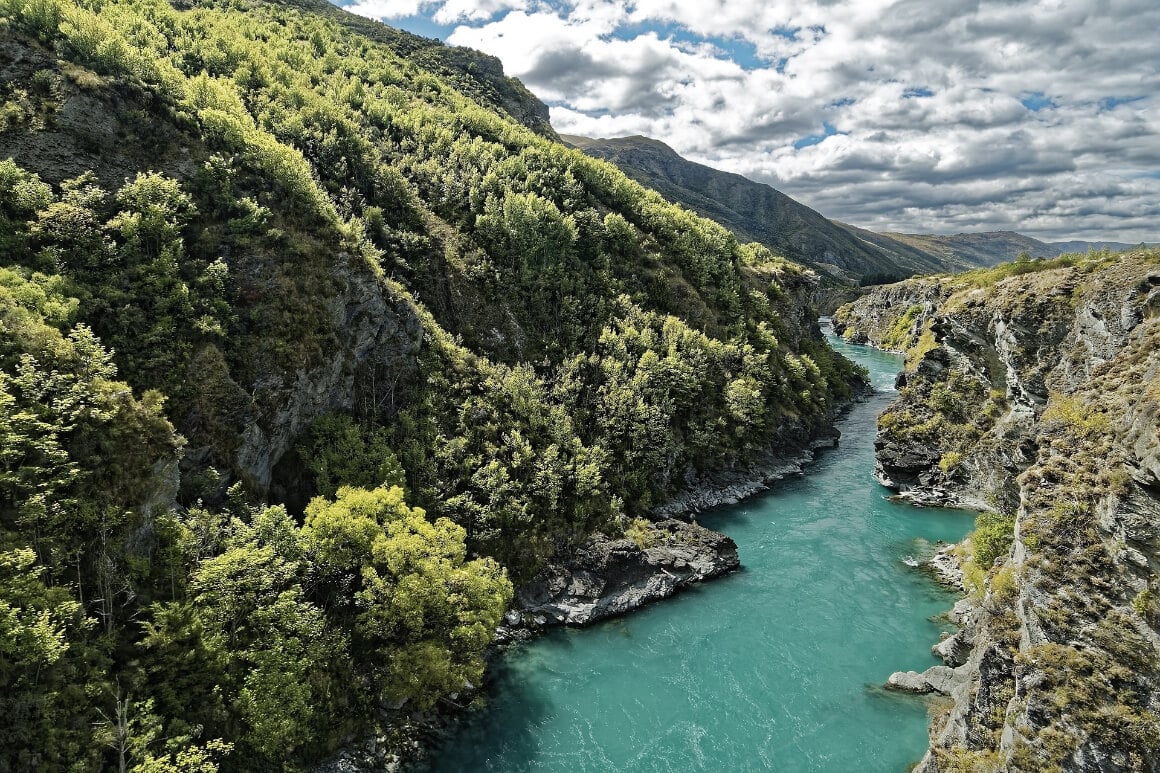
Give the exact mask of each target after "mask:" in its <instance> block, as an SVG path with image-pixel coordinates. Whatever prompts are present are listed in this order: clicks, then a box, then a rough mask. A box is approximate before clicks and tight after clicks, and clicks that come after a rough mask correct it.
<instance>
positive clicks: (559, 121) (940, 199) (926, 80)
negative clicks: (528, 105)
mask: <svg viewBox="0 0 1160 773" xmlns="http://www.w3.org/2000/svg"><path fill="white" fill-rule="evenodd" d="M420 6H421V7H420ZM357 9H358V12H360V13H366V14H367V15H372V16H387V17H389V16H390V14H394V15H395V17H396V18H397V17H398V16H401V15H406V12H408V10H409V9H416V10H410V13H415V12H422V13H429V14H431V15H432V16H433V17H434V18H435V19H436V20H437V21H440V22H441V23H452V22H456V23H460V26H458V27H457V28H456V29H455V31H454V33H453V34H452V35H451V36H450V38H449V42H451V43H454V44H457V45H468V46H471V47H473V48H478V49H481V50H483V51H486V52H488V53H491V54H494V55H496V56H498V57H500V58H501V59H502V60H503V62H504V65H505V68H506V69H507V71H508V72H509V73H510V74H513V75H515V76H517V77H519V78H521V79H522V80H524V81H525V82H526V83H527V84H528V86H529V87H530V88H531V89H532V90H533V91H534V92H535V93H536V94H538V95H539V96H540V97H541V98H544V99H545V100H546V101H548V102H549V103H550V104H551V105H552V120H553V124H554V125H555V126H556V128H557V129H559V130H560V131H563V132H569V133H576V134H588V135H594V136H620V135H625V134H644V135H647V136H652V137H655V138H657V139H660V140H663V141H665V142H667V143H669V144H670V145H672V146H673V147H674V148H675V149H676V150H677V151H678V152H680V153H682V154H683V155H686V156H688V157H690V158H693V159H694V160H697V161H701V162H703V163H707V164H709V165H712V166H716V167H718V168H722V169H727V170H729V171H734V172H739V173H741V174H745V175H747V176H750V177H753V178H755V179H759V180H763V181H766V182H770V183H771V184H774V185H776V186H777V187H779V188H780V189H781V190H783V191H785V192H786V193H788V194H789V195H791V196H794V197H796V198H799V199H801V200H803V201H804V202H806V203H808V204H810V205H811V206H815V207H816V208H818V209H819V210H820V211H822V212H823V213H825V214H826V215H829V216H831V217H835V218H839V219H843V220H847V221H850V222H853V223H856V224H859V225H865V226H868V227H872V228H878V229H891V230H906V231H934V232H953V231H961V230H988V229H992V228H1016V229H1018V230H1022V231H1026V232H1028V233H1033V234H1035V235H1039V236H1042V237H1048V238H1052V237H1059V238H1064V237H1070V236H1080V237H1089V238H1090V237H1101V238H1117V237H1118V238H1122V239H1123V240H1125V241H1135V240H1139V239H1145V238H1146V239H1149V240H1155V239H1160V179H1158V178H1160V131H1158V129H1157V127H1158V126H1160V95H1158V92H1160V68H1157V66H1156V62H1158V61H1160V37H1157V36H1156V35H1155V30H1156V29H1158V28H1160V4H1157V3H1155V2H1154V0H1067V1H1066V2H1064V1H1063V0H1038V1H1037V0H974V1H973V2H969V3H963V2H961V1H960V0H873V1H871V0H767V1H762V0H705V1H704V2H698V3H690V2H682V1H681V0H636V2H634V3H627V4H626V3H622V2H613V1H612V0H554V3H553V4H549V3H548V2H546V0H528V1H527V2H524V1H523V0H483V2H474V3H473V2H468V0H436V1H435V2H422V3H420V2H419V0H363V2H362V3H361V4H360V5H359V6H357ZM388 12H389V13H388ZM1029 98H1034V99H1037V100H1039V101H1040V102H1042V103H1044V104H1047V103H1048V102H1049V103H1050V105H1049V106H1047V107H1045V108H1044V109H1041V110H1039V111H1038V112H1036V111H1034V110H1032V109H1029V108H1028V107H1026V106H1025V105H1024V103H1023V100H1025V99H1029ZM1108 100H1112V101H1110V102H1109V101H1108ZM1119 100H1133V101H1126V102H1118V103H1117V101H1119ZM1029 104H1032V105H1033V106H1034V105H1035V104H1036V103H1035V102H1031V103H1029ZM823 125H827V126H828V127H830V129H832V131H833V132H836V134H834V135H833V136H829V137H826V138H825V139H823V140H822V141H821V142H818V143H816V144H812V145H805V146H802V147H797V148H795V142H798V141H800V140H802V139H803V138H806V137H811V136H820V135H822V134H824V133H827V131H826V130H823Z"/></svg>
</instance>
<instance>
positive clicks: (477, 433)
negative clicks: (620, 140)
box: [0, 0, 860, 771]
mask: <svg viewBox="0 0 1160 773" xmlns="http://www.w3.org/2000/svg"><path fill="white" fill-rule="evenodd" d="M335 13H338V12H337V11H334V12H333V13H332V12H329V11H328V12H327V13H317V14H315V13H307V12H304V11H302V10H299V9H295V8H293V7H289V6H287V5H279V4H263V3H251V2H221V3H216V2H206V3H199V4H196V5H194V6H193V7H190V8H188V9H187V10H176V9H175V8H173V7H171V6H170V5H169V4H167V3H165V2H161V0H113V1H109V0H106V1H104V2H95V1H89V0H80V1H79V2H73V1H72V0H0V38H2V40H3V43H4V45H6V46H12V47H18V48H19V50H20V52H21V56H20V57H19V59H18V61H15V62H14V63H13V65H12V67H11V68H10V69H6V71H5V73H6V74H5V76H4V77H5V78H10V79H9V80H5V81H4V82H3V83H0V104H2V107H0V152H2V151H5V150H6V149H7V148H18V149H20V148H27V147H39V146H38V145H37V143H42V142H45V141H51V142H52V143H54V151H53V152H52V153H38V152H37V153H33V152H28V153H24V152H20V153H17V154H16V155H15V156H14V158H12V159H8V160H2V158H0V256H2V258H0V321H2V323H3V324H2V325H0V652H2V653H3V658H0V701H3V707H2V708H3V710H2V711H0V736H3V737H4V739H5V742H4V744H3V745H2V748H0V770H3V769H13V770H24V769H36V770H45V771H48V770H64V769H93V768H98V769H99V768H101V767H112V766H116V767H118V768H119V769H135V770H142V771H175V770H181V771H187V770H196V771H209V770H213V769H215V768H221V769H225V770H262V769H275V768H277V769H298V768H302V767H304V766H307V765H309V764H310V763H312V762H314V761H316V760H317V759H318V758H319V757H321V756H322V755H324V754H326V753H328V752H329V751H330V750H333V749H334V748H335V747H336V746H337V745H338V744H339V743H340V742H341V741H342V739H343V738H345V737H347V736H348V735H350V734H354V733H359V732H366V731H367V730H368V727H367V725H369V724H370V723H373V722H374V721H376V719H377V717H378V716H379V710H380V708H381V707H383V706H386V705H402V706H404V708H407V709H409V708H411V707H426V706H430V705H432V704H433V703H434V702H436V701H437V700H438V699H439V698H440V697H442V696H444V695H447V694H449V693H452V692H457V691H460V690H462V689H463V688H464V686H465V685H466V684H467V683H471V684H479V681H480V676H481V670H482V667H483V659H482V655H483V651H484V649H485V647H486V646H487V645H488V644H489V642H490V640H491V636H492V632H493V630H494V628H495V625H496V624H497V622H498V621H499V619H500V616H501V615H502V613H503V611H504V610H505V608H506V606H507V604H508V603H509V602H510V600H511V596H512V583H511V580H516V581H520V580H524V579H526V578H528V577H530V576H531V575H533V574H534V573H535V572H536V571H537V569H538V568H539V567H540V566H542V564H543V563H544V561H546V560H547V559H548V558H549V557H550V556H551V555H552V554H553V553H554V552H555V551H557V550H559V549H561V548H564V547H567V546H568V545H569V544H570V543H572V542H574V541H576V540H578V539H581V538H583V537H585V536H586V535H588V534H589V533H591V532H592V531H593V530H595V529H599V528H603V529H611V530H613V531H615V532H617V533H622V532H626V531H627V533H628V534H629V535H630V536H631V535H633V534H638V533H640V531H641V530H640V528H639V524H637V527H636V528H635V530H634V527H633V519H636V518H642V517H644V516H646V515H647V514H648V512H649V511H650V509H651V508H652V507H653V506H655V505H657V504H658V503H660V502H663V501H664V500H665V499H666V498H667V497H669V496H671V495H672V494H673V493H674V492H675V491H676V490H677V489H679V488H680V486H681V485H682V484H683V481H684V480H685V479H686V474H687V473H688V472H689V471H690V469H713V468H719V467H723V466H731V465H743V464H745V463H746V462H748V461H750V460H752V459H753V458H755V456H756V455H757V454H759V453H760V452H762V451H764V450H766V449H767V448H768V446H769V445H770V443H771V438H773V437H778V436H779V435H778V433H779V432H782V431H783V430H784V431H786V435H787V436H788V435H792V434H794V433H799V434H803V433H804V432H806V431H808V430H809V429H811V428H813V427H815V426H816V425H818V424H819V423H820V422H822V421H824V420H825V417H826V415H827V414H828V412H829V411H830V409H831V408H832V407H833V406H834V405H835V402H836V401H838V400H840V399H841V398H843V397H845V396H847V395H848V394H849V393H850V390H851V389H852V388H853V387H854V386H855V385H856V384H857V382H858V381H859V380H860V376H859V374H858V373H857V372H856V370H855V369H854V368H853V366H851V365H850V363H848V362H846V361H845V360H843V359H842V358H840V357H838V356H837V355H835V354H834V353H833V352H832V351H831V350H830V349H829V348H828V347H826V346H825V345H824V343H823V342H822V340H821V339H820V337H819V336H817V335H816V333H815V331H813V330H811V329H810V327H809V326H803V325H802V324H801V323H799V322H797V321H796V320H799V319H801V318H802V317H803V314H802V306H803V305H804V300H803V299H804V298H805V296H806V295H807V294H808V292H809V290H810V287H811V281H812V280H811V278H810V277H809V276H808V275H807V274H805V273H804V272H803V271H802V270H801V269H800V268H799V267H796V266H794V265H793V264H789V263H787V262H785V261H784V260H781V259H778V258H775V257H774V256H773V255H771V254H770V253H769V251H768V250H766V249H764V248H761V247H758V246H754V245H739V244H738V243H737V241H736V239H735V238H734V237H733V236H732V235H730V234H729V233H728V232H726V231H725V230H724V229H722V228H720V227H719V226H716V225H714V224H712V223H709V222H707V221H705V220H702V219H700V218H697V217H695V216H693V215H691V214H690V213H688V212H686V211H685V210H682V209H680V208H679V207H676V206H673V205H671V204H669V203H667V202H666V201H664V200H663V199H662V198H661V197H660V196H659V195H657V194H656V193H653V192H651V191H648V190H646V189H644V188H643V187H641V186H639V185H637V184H636V183H633V182H631V181H630V180H628V179H627V178H625V177H624V176H623V175H621V174H620V173H619V172H617V171H616V170H615V169H614V168H613V167H611V166H609V165H607V164H605V163H603V162H600V161H597V160H594V159H591V158H588V157H586V156H584V155H582V154H580V153H579V152H575V151H571V150H568V149H566V148H564V147H563V146H561V145H559V144H556V143H554V142H552V141H551V140H550V139H547V138H545V137H542V136H540V135H538V134H536V133H535V132H533V131H531V130H530V129H528V128H526V127H524V126H522V125H520V124H518V123H516V122H514V121H513V120H511V119H510V118H509V117H508V116H506V115H504V114H501V113H499V112H495V111H494V110H493V109H491V108H489V107H485V106H483V105H481V104H480V103H478V102H475V101H472V99H470V98H469V97H468V96H465V95H464V93H463V92H468V93H469V94H470V95H471V96H476V97H480V98H481V99H482V98H486V99H487V100H488V101H489V103H490V104H492V106H494V104H495V103H496V100H495V99H493V98H492V97H493V96H494V93H493V92H492V91H489V88H488V87H486V84H484V83H483V82H482V81H479V80H473V79H472V76H471V75H470V73H469V72H468V73H465V72H463V71H461V70H456V69H455V68H451V67H450V66H449V65H447V64H446V61H444V60H443V59H440V58H439V57H438V56H436V55H434V54H431V55H430V56H426V55H422V56H420V55H413V56H412V55H408V56H407V57H404V56H401V55H400V54H399V51H398V50H397V49H399V44H400V41H402V40H404V39H403V38H401V37H400V38H397V39H396V38H392V37H391V35H390V34H388V33H386V32H382V33H381V34H382V36H383V39H387V38H390V39H391V40H392V41H393V45H385V44H383V42H382V41H381V40H379V39H378V37H377V36H378V35H379V34H380V32H381V30H382V29H383V28H380V27H377V26H371V27H368V26H367V24H366V23H361V22H360V23H359V24H354V23H349V24H348V23H346V22H345V21H344V20H343V19H342V17H341V16H335ZM399 34H400V35H401V33H399ZM404 42H405V41H404ZM410 53H411V54H415V51H411V52H410ZM421 61H428V62H429V63H432V64H431V67H432V69H425V67H424V66H421V63H417V62H421ZM448 79H450V81H449V80H448ZM451 82H453V83H454V86H453V85H452V83H451ZM77 105H82V106H83V120H81V121H77V120H75V117H70V116H71V115H72V113H71V112H70V111H73V110H75V109H77ZM49 127H54V131H55V133H54V134H52V138H51V140H45V136H46V135H45V134H44V130H45V129H46V128H49ZM509 578H511V579H509Z"/></svg>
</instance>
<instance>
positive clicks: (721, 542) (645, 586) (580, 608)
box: [506, 520, 741, 628]
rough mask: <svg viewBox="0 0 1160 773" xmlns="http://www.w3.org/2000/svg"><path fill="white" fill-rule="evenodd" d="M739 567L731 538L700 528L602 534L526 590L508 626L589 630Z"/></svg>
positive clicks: (659, 526)
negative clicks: (612, 535) (634, 536)
mask: <svg viewBox="0 0 1160 773" xmlns="http://www.w3.org/2000/svg"><path fill="white" fill-rule="evenodd" d="M740 565H741V563H740V561H739V560H738V557H737V545H736V544H735V543H734V542H733V540H731V539H730V538H729V537H726V536H725V535H724V534H720V533H718V532H715V531H711V530H709V529H706V528H705V527H703V526H699V525H697V524H695V523H688V522H685V521H678V520H666V521H660V522H657V523H652V524H650V525H649V527H648V529H647V531H642V532H641V533H639V534H638V537H637V540H636V541H634V540H632V539H616V540H614V539H610V538H608V537H606V536H604V535H602V534H596V535H593V536H592V537H590V538H589V539H588V540H587V541H586V542H585V543H583V544H582V545H581V546H580V547H579V548H577V549H575V550H574V551H573V552H572V553H571V555H569V556H567V557H566V558H563V559H562V560H559V561H555V562H553V563H551V564H549V565H548V566H547V567H545V568H544V569H543V570H542V571H541V572H540V573H539V574H538V575H537V576H536V577H535V578H534V579H533V580H532V581H531V582H530V583H528V584H527V585H525V586H524V587H523V588H521V589H520V590H519V591H518V593H517V597H516V604H517V606H518V607H519V609H518V611H517V612H515V613H514V614H509V617H508V619H507V620H506V622H507V623H508V627H509V628H519V627H525V628H528V627H531V628H534V627H540V626H544V625H556V624H560V625H587V624H589V623H594V622H596V621H598V620H603V619H604V618H607V617H613V616H615V615H621V614H624V613H625V612H629V611H632V610H634V609H636V608H638V607H641V606H643V605H645V604H648V603H650V602H653V601H657V600H659V599H663V598H667V597H668V596H671V595H672V594H674V593H676V592H677V591H678V590H679V589H681V588H683V587H685V586H686V585H689V584H691V583H694V582H700V581H701V580H707V579H710V578H712V577H718V576H720V575H723V574H727V573H728V572H732V571H734V570H735V569H737V568H738V567H740Z"/></svg>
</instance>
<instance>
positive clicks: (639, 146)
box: [561, 135, 1134, 285]
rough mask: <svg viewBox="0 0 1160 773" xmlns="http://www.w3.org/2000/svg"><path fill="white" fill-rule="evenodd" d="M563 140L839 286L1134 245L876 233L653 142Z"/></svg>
mask: <svg viewBox="0 0 1160 773" xmlns="http://www.w3.org/2000/svg"><path fill="white" fill-rule="evenodd" d="M561 139H562V140H563V141H564V142H565V143H567V144H569V145H571V146H573V147H576V148H579V149H580V150H583V151H584V152H585V153H587V154H588V155H590V156H593V157H594V158H601V159H604V160H606V161H610V162H612V163H613V164H616V166H617V167H618V168H619V169H620V170H621V171H623V172H624V173H625V174H626V175H628V176H629V177H631V178H633V179H634V180H636V181H637V182H639V183H641V184H642V185H646V186H648V187H650V188H652V189H654V190H656V191H658V192H660V193H661V194H663V195H664V196H665V198H667V199H669V200H670V201H674V202H677V203H678V204H681V205H682V206H684V207H686V208H688V209H690V210H692V211H694V212H696V213H698V214H699V215H702V216H703V217H707V218H709V219H711V220H715V221H716V222H718V223H720V224H721V225H723V226H725V227H726V228H728V229H729V230H731V231H732V232H733V233H734V234H736V236H737V238H738V239H739V240H741V241H742V242H747V241H754V242H758V243H760V244H763V245H765V246H766V247H768V248H769V249H770V250H772V251H773V252H775V253H776V254H779V255H784V256H786V257H787V258H790V259H791V260H795V261H797V262H799V263H803V264H805V265H807V266H810V267H812V268H815V269H817V270H819V271H821V272H822V273H823V274H824V275H827V276H829V277H830V278H831V279H834V280H837V281H838V283H847V284H849V283H855V284H863V285H867V284H878V283H884V282H891V281H895V280H897V279H901V278H904V277H908V276H915V275H922V274H934V273H949V272H957V271H966V270H969V269H972V268H978V267H980V266H993V265H996V264H998V263H1003V262H1006V261H1012V260H1015V259H1016V258H1017V257H1019V255H1020V254H1022V253H1027V254H1029V255H1031V256H1032V257H1048V258H1051V257H1056V256H1058V255H1061V254H1063V253H1067V252H1087V251H1088V250H1092V249H1095V250H1103V249H1108V250H1111V251H1113V252H1117V251H1122V250H1125V249H1129V248H1131V247H1132V246H1134V245H1130V244H1120V243H1118V242H1085V241H1067V242H1055V243H1045V242H1042V241H1039V240H1038V239H1034V238H1032V237H1030V236H1024V235H1022V234H1018V233H1014V232H1012V231H998V232H988V233H974V234H957V235H953V236H939V235H933V234H906V233H875V232H873V231H869V230H867V229H864V228H859V227H858V226H853V225H848V224H846V223H841V222H838V221H834V220H827V219H826V218H825V217H824V216H823V215H821V214H819V213H817V212H815V211H814V210H812V209H810V208H809V207H807V206H805V205H804V204H801V203H799V202H797V201H795V200H793V199H792V198H790V197H789V196H786V195H785V194H783V193H781V192H779V191H777V190H776V189H774V188H772V187H771V186H769V185H765V184H764V183H758V182H754V181H753V180H750V179H748V178H746V177H742V176H741V175H738V174H732V173H730V172H722V171H720V170H717V169H713V168H711V167H708V166H704V165H702V164H697V163H694V162H692V161H689V160H687V159H685V158H682V157H681V156H680V155H678V154H677V152H676V151H674V150H673V149H672V148H670V147H669V146H667V145H665V144H664V143H663V142H660V141H658V140H654V139H650V138H648V137H641V136H633V137H618V138H613V139H593V138H590V137H580V136H576V135H561Z"/></svg>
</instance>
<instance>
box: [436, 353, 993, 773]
mask: <svg viewBox="0 0 1160 773" xmlns="http://www.w3.org/2000/svg"><path fill="white" fill-rule="evenodd" d="M830 341H831V344H832V345H833V346H834V347H835V348H837V349H838V350H839V351H841V352H842V353H843V354H845V355H846V356H847V357H850V358H851V359H853V360H855V361H857V362H859V363H861V364H862V365H865V366H866V367H867V368H868V369H869V370H870V374H871V378H872V380H873V383H874V385H875V387H876V392H875V394H874V396H873V397H872V398H871V399H870V400H869V401H867V402H863V403H859V404H858V405H856V406H855V407H854V408H853V409H852V410H851V411H850V412H849V414H848V415H847V416H846V417H845V418H844V419H843V420H842V421H841V422H840V424H839V425H838V426H839V429H841V431H842V441H841V445H840V446H839V448H837V449H835V450H833V451H827V452H825V453H823V454H822V455H821V456H820V458H819V459H818V461H817V462H816V463H814V464H813V465H811V466H810V467H808V468H807V472H806V474H805V475H804V476H802V477H800V478H795V479H793V480H789V481H786V482H783V483H782V484H780V485H778V486H777V487H776V488H775V489H774V490H773V491H770V492H768V493H766V494H764V495H762V496H758V497H756V498H753V499H750V500H747V501H745V502H743V503H741V504H739V505H735V506H733V507H728V508H723V509H720V510H717V511H714V512H712V513H707V514H704V515H702V516H700V517H699V519H698V520H699V521H700V523H702V524H704V525H705V526H708V527H710V528H712V529H717V530H719V531H723V532H725V533H726V534H728V535H729V536H731V537H732V538H733V539H734V540H735V541H736V542H737V545H738V548H739V552H740V556H741V562H742V565H743V569H742V570H741V571H739V572H737V573H735V574H733V575H730V576H728V577H725V578H723V579H719V580H714V581H712V582H708V583H704V584H702V585H700V586H697V587H695V588H693V589H691V590H688V591H686V592H684V593H682V594H680V595H678V596H677V597H675V598H673V599H670V600H667V601H664V602H661V603H659V604H654V605H652V606H650V607H648V608H646V609H644V610H641V611H639V612H637V613H635V614H632V615H629V616H627V617H623V618H619V619H615V620H612V621H609V622H605V623H602V624H598V625H595V626H593V627H590V628H586V629H582V630H575V629H561V630H555V631H553V632H552V633H550V634H548V635H546V636H543V637H540V638H538V639H536V640H534V641H532V642H529V643H527V644H524V645H521V646H519V647H516V648H513V649H510V650H508V651H507V652H505V653H504V654H503V655H502V656H501V658H500V659H499V660H498V661H497V662H496V663H495V664H494V665H493V666H492V671H491V684H490V685H489V688H488V690H487V691H486V700H484V701H482V702H481V703H482V705H480V706H478V707H477V708H473V709H472V710H471V711H470V712H469V714H468V716H467V717H466V719H465V720H464V721H463V723H462V724H461V725H460V727H459V728H458V730H457V732H456V734H455V735H454V736H453V737H452V738H451V739H449V740H448V741H447V742H446V743H445V744H444V746H443V747H442V748H441V749H437V750H435V752H434V755H435V764H434V769H435V770H436V771H439V773H444V772H447V773H450V772H451V771H454V772H455V773H459V772H460V771H561V772H564V771H567V772H568V773H580V772H582V771H592V772H593V773H596V772H599V773H605V772H606V771H748V770H777V771H843V772H845V771H892V772H893V773H900V772H901V771H904V770H906V768H907V765H908V764H909V763H911V762H915V761H917V760H918V759H919V758H920V757H921V756H922V754H923V751H924V749H925V748H926V743H927V738H926V724H927V704H926V702H925V701H924V700H922V699H920V698H915V697H912V696H907V695H899V694H895V693H889V692H886V691H884V690H883V689H882V688H881V687H880V685H881V684H882V683H883V682H885V681H886V678H887V677H888V676H889V675H890V674H891V672H893V671H896V670H908V669H914V670H919V671H921V670H923V669H924V668H926V667H927V666H930V665H934V664H935V663H936V660H935V659H934V658H933V657H932V655H931V653H930V647H931V644H933V643H934V642H936V641H937V640H938V635H939V632H940V630H951V629H950V628H949V627H948V624H947V623H945V622H943V623H940V622H938V621H937V620H936V619H935V618H937V617H938V616H939V615H940V614H941V613H943V612H945V611H946V610H947V609H948V608H949V607H950V606H951V605H952V604H953V603H954V597H953V596H952V595H951V594H949V593H948V592H946V591H945V590H943V589H941V588H939V587H938V586H937V585H936V584H935V583H934V582H933V581H932V580H931V579H930V578H929V577H928V576H927V575H926V574H925V573H924V572H922V571H921V570H919V569H914V568H911V567H910V566H908V565H907V563H906V559H907V558H908V557H911V556H916V555H919V554H920V553H921V552H922V551H923V549H924V547H926V546H927V545H928V544H929V543H933V542H935V541H936V540H946V541H957V540H958V539H961V538H962V537H963V536H964V535H965V534H966V533H967V532H968V531H969V530H970V529H971V527H972V522H973V519H972V518H971V517H970V516H969V515H968V514H965V513H961V512H953V511H939V510H924V509H919V508H914V507H910V506H908V505H904V504H898V503H894V502H890V501H888V500H887V498H886V496H887V494H888V492H887V491H886V489H884V488H882V487H881V486H880V485H878V483H877V482H876V481H875V480H874V477H873V470H874V434H875V421H876V417H877V415H878V413H879V412H880V411H881V410H882V409H883V408H885V407H886V405H887V404H888V403H889V402H890V400H891V391H892V384H893V382H894V376H895V374H896V373H897V371H898V370H899V368H900V367H901V359H900V358H899V357H896V356H894V355H890V354H886V353H884V352H879V351H876V350H873V349H870V348H867V347H860V346H849V345H847V344H845V343H844V342H842V341H841V340H840V339H836V338H831V339H830Z"/></svg>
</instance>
